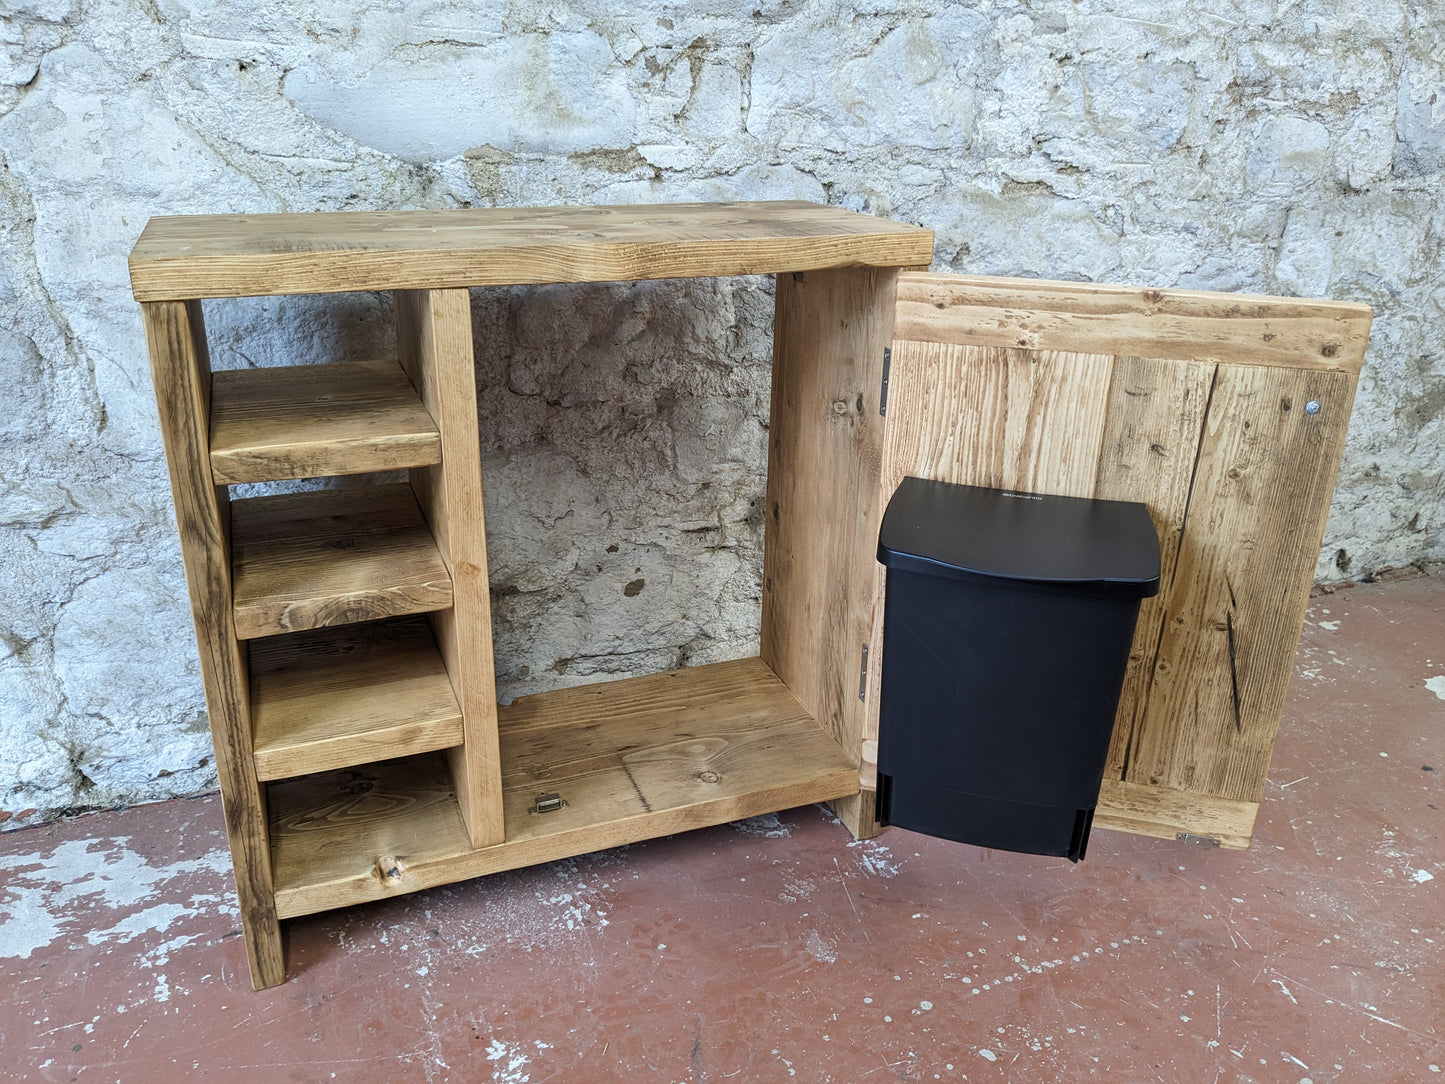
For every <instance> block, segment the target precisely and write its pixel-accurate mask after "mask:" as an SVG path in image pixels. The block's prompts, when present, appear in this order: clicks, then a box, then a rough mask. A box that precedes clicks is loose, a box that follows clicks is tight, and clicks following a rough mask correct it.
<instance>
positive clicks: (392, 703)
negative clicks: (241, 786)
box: [251, 617, 462, 779]
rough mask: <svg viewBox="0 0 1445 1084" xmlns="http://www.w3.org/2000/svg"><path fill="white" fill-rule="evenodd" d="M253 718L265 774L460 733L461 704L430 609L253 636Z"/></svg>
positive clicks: (450, 740) (260, 774) (298, 771)
mask: <svg viewBox="0 0 1445 1084" xmlns="http://www.w3.org/2000/svg"><path fill="white" fill-rule="evenodd" d="M251 726H252V749H253V754H254V756H255V760H256V776H257V778H260V779H285V778H288V777H291V776H298V775H305V774H307V773H310V772H323V771H329V770H331V769H334V768H344V767H348V766H350V765H354V764H366V763H369V762H372V761H379V760H390V759H393V758H395V757H402V756H408V755H412V754H416V753H425V752H430V751H432V750H436V749H445V748H448V747H449V746H454V745H460V744H461V742H462V710H461V708H460V706H459V705H458V704H457V697H456V693H455V692H453V691H452V683H451V679H450V678H449V677H448V676H447V671H446V667H445V666H444V665H443V664H442V657H441V653H440V652H439V651H438V650H437V643H436V637H435V636H434V635H433V634H432V630H431V625H430V623H429V622H428V621H427V619H426V618H424V617H409V618H400V619H397V620H393V621H378V622H368V623H366V624H364V625H357V626H352V627H346V628H342V629H321V630H318V631H315V632H301V633H296V634H295V635H293V636H278V637H273V638H271V639H268V640H260V641H258V642H256V643H255V644H253V645H252V646H251Z"/></svg>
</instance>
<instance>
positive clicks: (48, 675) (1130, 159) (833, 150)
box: [0, 0, 1445, 827]
mask: <svg viewBox="0 0 1445 1084" xmlns="http://www.w3.org/2000/svg"><path fill="white" fill-rule="evenodd" d="M359 9H365V10H363V11H360V13H359V14H358V13H357V12H358V10H359ZM0 12H3V13H4V30H3V44H4V51H3V54H0V158H3V170H0V395H3V409H0V821H3V822H4V823H5V825H6V826H7V827H14V826H16V825H17V824H21V823H27V822H31V821H33V820H35V819H37V818H39V817H43V816H46V815H51V814H53V813H55V812H57V811H61V810H64V809H67V808H78V807H89V806H97V805H108V804H114V803H118V802H127V801H134V800H139V799H145V798H153V797H162V796H167V795H173V794H187V793H194V792H196V791H199V790H202V789H205V788H208V787H210V786H212V785H214V773H213V769H212V766H211V762H210V759H209V757H210V748H209V744H208V738H207V732H206V718H205V711H204V704H203V701H202V697H201V690H200V683H199V681H198V678H197V671H196V662H195V652H194V648H193V646H192V644H191V640H190V636H191V632H190V624H189V617H188V613H187V607H186V604H185V592H184V587H183V583H182V576H181V569H180V562H179V558H178V553H177V547H176V543H175V539H174V527H173V522H172V519H171V512H170V507H169V493H168V490H167V485H166V480H165V468H164V464H163V461H162V458H161V449H160V441H159V439H158V436H157V432H156V421H155V414H154V409H153V406H152V402H151V393H150V385H149V377H148V372H147V363H146V356H145V350H144V344H143V341H142V335H141V329H140V323H139V319H138V315H137V310H136V307H135V305H134V304H133V303H132V301H131V299H130V294H129V289H128V282H127V276H126V264H125V257H126V253H127V251H128V250H129V248H130V246H131V244H132V242H133V241H134V239H135V237H136V235H137V234H138V233H139V231H140V229H141V227H142V226H143V225H144V223H145V221H146V219H147V218H148V217H149V216H151V215H153V214H177V213H191V212H221V211H282V210H287V211H309V210H318V209H325V210H343V209H351V208H376V207H465V206H486V205H493V204H548V203H564V202H586V201H595V202H650V201H661V200H683V199H718V198H787V197H797V198H803V199H810V200H819V201H828V202H831V203H835V204H839V205H842V206H844V207H849V208H852V209H855V210H860V211H866V212H870V213H873V214H879V215H886V216H890V217H893V218H898V219H904V220H908V221H911V222H917V223H923V224H926V225H928V226H930V227H932V228H934V229H935V230H936V231H937V232H938V246H937V250H936V251H937V267H938V268H939V269H944V270H947V269H953V270H958V271H970V272H981V273H997V274H1008V275H1030V276H1046V277H1057V278H1075V279H1089V280H1096V281H1105V282H1130V283H1148V284H1156V285H1178V286H1190V287H1202V288H1211V289H1222V290H1240V291H1254V292H1268V293H1290V294H1304V295H1318V296H1330V297H1340V298H1355V299H1359V300H1363V301H1367V302H1369V303H1371V304H1373V305H1374V306H1375V307H1376V309H1377V312H1378V317H1377V321H1376V325H1375V333H1374V336H1373V339H1372V342H1371V347H1370V353H1369V358H1368V361H1367V365H1366V370H1365V374H1364V378H1363V381H1362V384H1361V389H1360V398H1359V402H1358V405H1357V407H1356V410H1355V416H1354V420H1353V424H1352V429H1351V436H1350V443H1349V448H1348V451H1347V453H1346V458H1345V466H1344V470H1343V473H1342V476H1341V481H1340V487H1339V491H1338V495H1337V497H1336V501H1335V507H1334V514H1333V516H1332V518H1331V521H1330V526H1329V530H1328V534H1327V537H1326V544H1325V548H1324V552H1323V554H1322V557H1321V563H1320V566H1319V574H1320V576H1321V577H1322V578H1342V577H1344V576H1346V575H1348V576H1359V575H1362V574H1368V573H1371V572H1373V571H1376V570H1378V569H1381V568H1383V567H1386V566H1399V565H1404V564H1408V563H1411V562H1418V561H1421V560H1427V559H1430V560H1440V559H1441V558H1442V557H1445V513H1442V497H1445V480H1442V476H1445V451H1442V448H1445V441H1442V436H1445V433H1442V413H1445V360H1442V354H1445V347H1442V333H1441V327H1442V322H1445V321H1442V317H1445V274H1442V266H1441V251H1442V236H1445V199H1442V185H1441V169H1442V166H1445V64H1442V57H1445V41H1442V38H1445V16H1442V14H1441V8H1440V6H1439V5H1436V4H1429V3H1419V2H1412V0H1279V2H1266V0H1221V2H1220V3H1214V4H1208V5H1200V4H1197V3H1192V2H1187V0H1150V2H1148V3H1145V2H1143V0H1115V2H1109V0H1098V2H1082V3H1080V2H1074V0H1011V2H1010V0H997V2H995V0H978V2H975V3H968V4H947V3H935V4H918V3H896V2H891V0H864V2H853V3H846V2H842V0H837V2H827V0H822V2H804V0H783V2H778V0H758V2H757V4H756V6H752V5H737V4H732V3H721V2H718V0H704V2H699V3H692V4H684V3H677V4H673V3H666V2H658V0H642V2H640V3H637V2H629V3H622V2H620V0H578V2H574V3H571V4H556V5H544V4H532V3H528V2H525V0H517V2H514V3H512V4H510V5H508V6H501V5H481V4H468V3H460V2H454V0H408V2H406V3H400V2H390V3H380V4H370V5H355V4H340V3H336V2H334V0H317V2H314V3H310V4H293V3H279V2H272V0H228V2H225V3H222V2H219V0H92V2H90V3H82V2H81V0H0ZM475 302H476V304H475V311H476V326H477V352H478V375H479V381H480V389H481V401H482V410H483V418H484V432H485V444H486V448H485V452H484V456H485V469H486V476H487V499H488V512H489V523H490V532H491V534H490V538H491V545H492V554H493V586H494V589H495V595H496V606H497V613H498V617H499V629H498V638H497V651H498V663H499V667H500V671H501V675H502V680H503V691H504V694H506V695H515V694H517V693H520V692H527V691H531V690H535V689H540V688H545V687H549V686H553V685H557V684H560V683H565V682H569V681H577V680H585V679H587V678H589V677H591V676H592V675H595V674H604V673H627V672H641V671H648V670H656V669H660V668H663V667H666V666H670V665H674V664H678V663H685V662H689V661H706V660H708V659H715V658H723V657H728V656H732V655H739V654H743V653H746V652H748V651H750V650H752V649H753V647H754V642H755V636H756V631H755V630H756V623H757V610H758V596H759V588H758V581H759V566H760V525H759V517H758V516H757V514H756V508H757V504H756V502H757V501H758V500H759V496H760V485H761V483H760V478H761V468H762V464H763V461H764V449H765V426H766V417H767V393H766V389H767V383H768V375H767V373H768V364H769V333H770V319H771V316H770V299H769V296H768V289H767V284H766V283H765V282H760V281H757V280H738V281H728V282H702V283H651V284H647V283H645V284H641V285H629V284H620V285H615V286H608V287H604V288H596V289H571V288H551V289H537V290H515V291H506V290H499V291H479V292H478V293H477V295H476V298H475ZM207 318H208V320H209V321H210V324H211V330H212V336H213V342H214V352H215V356H216V361H217V364H219V365H223V366H240V365H269V364H279V363H282V362H285V361H291V360H300V359H305V360H312V359H322V358H331V357H345V356H361V355H366V354H374V353H376V352H378V351H384V350H387V349H388V347H387V335H388V330H387V329H388V327H389V313H388V311H387V307H386V302H385V299H379V298H372V297H348V298H344V299H340V303H339V304H337V303H331V302H328V303H327V304H324V305H323V304H315V303H311V302H308V301H305V300H292V301H289V302H284V303H283V302H276V301H259V300H258V301H245V302H234V303H226V304H213V305H211V306H210V307H209V309H208V313H207ZM719 344H721V346H722V349H721V350H719V349H718V347H719Z"/></svg>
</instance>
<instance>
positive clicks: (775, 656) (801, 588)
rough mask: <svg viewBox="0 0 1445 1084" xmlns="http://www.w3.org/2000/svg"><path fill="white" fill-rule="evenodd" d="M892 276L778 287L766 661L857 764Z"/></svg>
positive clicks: (788, 281) (879, 273) (781, 281)
mask: <svg viewBox="0 0 1445 1084" xmlns="http://www.w3.org/2000/svg"><path fill="white" fill-rule="evenodd" d="M896 277H897V275H896V273H895V272H892V271H887V270H871V269H860V270H850V271H822V272H810V273H808V274H806V275H804V274H794V275H780V276H779V277H778V282H777V312H776V318H775V321H774V345H773V395H772V414H771V421H770V427H769V439H768V490H767V506H766V514H767V520H766V527H765V532H764V540H763V606H762V630H761V652H760V653H761V655H762V658H763V661H764V662H766V663H767V664H768V665H769V666H770V667H771V668H772V669H773V671H774V672H775V673H776V674H777V675H778V676H779V677H780V678H782V680H783V682H784V683H785V684H786V685H787V686H788V688H789V689H791V690H792V692H793V694H794V695H795V696H797V697H798V699H799V700H800V701H801V702H802V704H803V706H804V707H805V708H807V710H808V711H809V712H810V713H811V714H812V715H813V716H814V718H816V719H817V720H818V722H819V723H820V724H821V725H822V726H823V727H824V728H825V729H826V730H827V731H828V732H829V733H830V734H832V735H833V736H834V738H835V739H837V741H838V742H839V744H840V745H842V747H843V748H844V749H845V750H847V751H848V753H849V755H850V756H852V757H854V758H856V757H857V756H858V751H859V747H860V743H861V741H862V738H863V727H864V722H865V716H866V705H865V703H864V702H863V701H862V700H860V699H859V696H858V689H859V677H860V674H861V671H862V665H863V647H864V645H865V644H866V643H868V638H869V636H870V635H871V632H872V627H873V581H874V561H873V551H874V548H875V547H876V545H877V542H878V526H879V523H880V521H881V519H882V515H883V502H882V493H881V490H880V488H879V472H880V470H881V468H882V458H883V416H882V415H881V414H880V413H879V400H880V396H881V393H882V380H883V350H884V348H885V347H886V346H888V344H889V340H890V336H891V333H892V315H893V296H894V281H895V279H896ZM855 763H856V760H855ZM842 812H843V813H844V814H847V813H852V814H854V816H855V817H856V815H857V810H856V808H855V809H852V810H849V809H844V810H843V811H842ZM848 824H849V827H850V829H854V830H859V831H864V832H866V830H867V829H866V827H864V826H862V824H861V822H860V821H857V820H856V819H855V820H852V821H850V822H848Z"/></svg>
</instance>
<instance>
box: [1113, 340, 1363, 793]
mask: <svg viewBox="0 0 1445 1084" xmlns="http://www.w3.org/2000/svg"><path fill="white" fill-rule="evenodd" d="M1353 400H1354V378H1353V377H1352V376H1351V375H1350V374H1348V373H1329V372H1310V371H1308V370H1290V369H1262V368H1258V367H1250V366H1238V365H1220V366H1219V369H1218V373H1217V375H1216V377H1215V383H1214V389H1213V392H1212V394H1211V396H1210V402H1209V411H1208V415H1207V417H1206V419H1205V425H1204V433H1203V439H1202V442H1201V446H1200V449H1199V462H1198V465H1197V467H1196V469H1195V481H1194V485H1193V490H1192V494H1191V497H1190V501H1189V511H1188V523H1187V525H1186V527H1185V533H1184V539H1183V544H1182V546H1181V547H1180V550H1179V556H1178V560H1177V563H1176V566H1175V572H1174V576H1173V582H1172V583H1171V584H1170V585H1169V588H1168V591H1167V597H1166V600H1165V603H1164V605H1165V608H1166V613H1167V618H1166V620H1165V623H1164V627H1163V635H1162V637H1161V639H1160V643H1159V647H1158V652H1157V658H1156V662H1155V667H1154V681H1153V685H1152V687H1151V689H1150V693H1149V702H1148V705H1147V708H1146V709H1145V711H1144V715H1143V719H1142V722H1141V723H1140V725H1139V727H1138V731H1137V737H1136V739H1135V742H1134V750H1133V752H1132V754H1131V756H1130V758H1129V761H1128V763H1127V765H1126V766H1125V771H1124V778H1125V779H1126V780H1127V781H1129V782H1133V783H1140V784H1145V785H1157V786H1162V787H1166V788H1169V789H1172V790H1181V791H1191V792H1198V793H1205V794H1211V795H1214V796H1216V797H1220V798H1227V799H1233V800H1236V801H1245V802H1258V801H1260V799H1261V798H1262V797H1263V795H1264V782H1265V774H1266V772H1267V770H1268V767H1269V759H1270V754H1271V751H1272V749H1273V745H1274V737H1275V733H1276V731H1277V729H1278V727H1279V717H1280V713H1281V711H1282V709H1283V706H1284V697H1285V691H1286V689H1287V687H1288V685H1289V678H1290V672H1291V669H1292V661H1293V658H1294V650H1295V646H1296V644H1297V643H1298V641H1299V633H1300V628H1301V625H1302V623H1303V621H1304V611H1305V606H1306V605H1307V603H1308V601H1309V591H1310V586H1311V584H1312V583H1313V579H1314V563H1315V558H1316V556H1317V555H1318V553H1319V545H1320V538H1321V536H1322V535H1323V533H1324V525H1325V517H1326V516H1327V515H1328V513H1329V503H1330V502H1329V498H1330V494H1331V492H1332V491H1333V489H1334V481H1335V473H1336V471H1337V470H1338V469H1339V462H1340V453H1341V451H1342V449H1343V446H1344V438H1345V431H1346V429H1347V428H1348V425H1349V418H1350V408H1351V404H1352V403H1353ZM1310 401H1315V402H1318V403H1319V404H1320V407H1321V409H1320V411H1319V413H1317V414H1313V415H1311V414H1307V413H1306V412H1305V410H1304V405H1305V403H1307V402H1310Z"/></svg>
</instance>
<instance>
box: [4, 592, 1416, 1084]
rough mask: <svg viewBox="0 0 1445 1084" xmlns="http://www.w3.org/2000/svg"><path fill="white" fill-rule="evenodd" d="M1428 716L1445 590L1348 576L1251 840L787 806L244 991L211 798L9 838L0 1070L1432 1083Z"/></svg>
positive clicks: (493, 884)
mask: <svg viewBox="0 0 1445 1084" xmlns="http://www.w3.org/2000/svg"><path fill="white" fill-rule="evenodd" d="M1442 724H1445V579H1435V578H1426V577H1421V578H1417V579H1412V580H1406V581H1402V582H1396V583H1392V584H1388V585H1364V586H1359V587H1355V588H1352V589H1349V590H1345V591H1341V592H1339V593H1338V594H1335V595H1332V596H1325V597H1322V598H1320V599H1317V600H1316V602H1315V604H1314V605H1313V606H1312V608H1311V611H1310V617H1309V623H1308V625H1307V626H1306V630H1305V637H1304V642H1303V644H1302V646H1301V650H1300V653H1299V658H1298V666H1297V670H1296V675H1295V681H1294V685H1293V687H1292V689H1291V696H1290V702H1289V707H1288V709H1287V713H1286V718H1285V720H1284V726H1283V730H1282V734H1281V738H1280V741H1279V745H1278V751H1277V754H1276V757H1275V764H1274V769H1273V771H1272V773H1271V783H1270V785H1269V789H1268V794H1267V797H1266V802H1265V805H1264V808H1263V811H1262V813H1261V816H1260V821H1259V828H1258V835H1257V836H1256V839H1255V843H1254V847H1253V849H1251V850H1250V851H1248V852H1243V853H1241V852H1232V851H1222V850H1207V849H1201V848H1198V847H1194V846H1190V845H1187V844H1183V843H1176V842H1173V841H1164V840H1154V839H1144V838H1139V837H1132V836H1126V835H1119V834H1115V833H1111V832H1102V831H1101V832H1097V833H1095V835H1094V838H1093V841H1092V843H1091V845H1090V850H1089V857H1088V859H1087V860H1086V861H1085V862H1084V863H1083V864H1082V865H1079V866H1071V865H1070V864H1069V863H1068V862H1066V861H1063V860H1058V859H1047V858H1038V857H1028V856H1021V855H1010V854H1004V853H999V852H993V851H986V850H980V849H977V848H973V847H966V846H961V845H958V844H952V843H945V842H940V841H936V840H931V839H927V838H924V837H921V836H917V835H912V834H910V833H907V832H903V831H899V830H891V831H889V832H887V833H885V834H884V835H883V836H882V837H880V838H879V839H877V840H873V841H868V842H864V843H854V842H851V841H850V837H849V836H848V834H847V832H846V831H845V830H844V829H843V828H842V827H841V826H839V825H838V824H837V823H836V822H834V821H832V820H831V819H830V818H829V817H828V816H826V815H825V814H824V813H823V812H821V811H820V810H818V809H816V808H806V809H795V810H792V811H789V812H786V813H783V814H780V815H778V816H776V817H764V818H759V819H756V820H753V821H751V822H748V823H743V824H738V825H732V826H726V827H721V828H716V829H710V830H706V831H700V832H693V833H690V834H686V835H681V836H677V837H675V838H671V839H666V840H659V841H656V842H652V843H647V844H642V845H638V846H634V847H629V848H623V849H621V850H616V851H609V852H606V853H602V854H595V855H589V856H587V857H584V858H580V859H577V860H575V861H569V862H561V863H557V864H554V865H550V866H545V867H540V868H536V869H532V870H527V871H522V872H519V873H514V874H507V875H500V876H496V877H492V878H488V879H483V880H479V881H475V882H471V883H468V884H463V885H457V886H453V887H450V888H445V889H439V890H435V891H431V892H425V893H420V894H417V895H413V896H408V897H402V898H398V899H396V900H393V901H389V902H385V903H379V904H374V905H368V906H365V907H358V908H355V909H352V910H346V911H340V912H333V913H331V914H326V915H319V916H314V917H311V918H307V919H302V920H297V921H294V922H292V923H290V924H289V927H288V929H289V940H288V947H287V961H288V966H289V968H290V973H291V979H290V981H289V982H287V983H286V984H285V985H284V986H281V987H279V988H276V989H273V990H267V991H264V992H261V993H254V992H252V990H251V989H250V986H249V983H248V982H247V979H246V975H245V970H244V969H245V962H244V955H243V952H242V945H241V940H240V937H239V932H238V929H237V921H236V911H235V908H234V905H233V903H232V898H231V891H232V889H231V880H230V874H229V866H228V861H227V857H226V852H225V848H224V843H223V838H222V834H221V811H220V805H219V802H218V801H217V800H216V799H214V798H204V799H200V800H196V801H177V802H168V803H164V804H159V805H151V806H145V807H138V808H133V809H130V810H126V811H124V812H118V813H104V814H97V815H93V816H88V817H82V818H77V819H74V820H70V821H67V822H64V823H58V824H55V825H52V826H47V827H44V828H36V829H30V830H25V831H19V832H12V833H9V834H6V835H4V836H0V877H3V880H0V920H3V921H0V976H3V979H0V1051H3V1053H0V1077H4V1078H5V1079H20V1080H46V1081H50V1080H54V1081H91V1080H95V1081H109V1080H120V1081H145V1082H147V1084H156V1082H164V1081H171V1080H190V1079H201V1078H204V1079H208V1080H245V1081H267V1082H269V1081H313V1080H341V1081H348V1080H363V1081H373V1080H387V1081H412V1080H415V1081H449V1080H457V1081H477V1080H494V1081H504V1082H509V1084H521V1082H529V1084H541V1082H543V1081H608V1080H628V1081H634V1080H657V1081H698V1082H701V1081H711V1082H718V1081H725V1080H736V1081H784V1080H802V1081H847V1082H851V1081H869V1080H876V1081H885V1080H890V1079H896V1080H919V1081H928V1080H950V1081H952V1080H969V1081H990V1080H1010V1081H1075V1080H1100V1081H1163V1082H1166V1084H1174V1082H1176V1081H1178V1082H1186V1081H1202V1082H1205V1084H1221V1082H1226V1081H1227V1082H1236V1081H1288V1082H1290V1084H1305V1082H1310V1084H1323V1082H1326V1081H1368V1082H1371V1084H1380V1082H1386V1081H1429V1080H1434V1079H1437V1078H1436V1076H1435V1074H1437V1073H1440V1072H1441V1067H1442V1066H1445V990H1442V985H1445V968H1442V955H1445V954H1442V941H1445V931H1442V929H1441V925H1442V923H1441V919H1442V915H1445V908H1442V906H1441V895H1440V894H1441V891H1442V886H1445V862H1442V848H1441V841H1440V824H1441V812H1440V808H1441V806H1442V804H1445V795H1442V793H1441V778H1442V775H1445V739H1442V733H1445V725H1442ZM1426 766H1429V767H1426ZM1432 769H1438V770H1432ZM1440 1079H1442V1080H1445V1077H1441V1078H1440Z"/></svg>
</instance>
